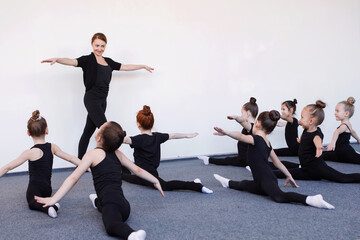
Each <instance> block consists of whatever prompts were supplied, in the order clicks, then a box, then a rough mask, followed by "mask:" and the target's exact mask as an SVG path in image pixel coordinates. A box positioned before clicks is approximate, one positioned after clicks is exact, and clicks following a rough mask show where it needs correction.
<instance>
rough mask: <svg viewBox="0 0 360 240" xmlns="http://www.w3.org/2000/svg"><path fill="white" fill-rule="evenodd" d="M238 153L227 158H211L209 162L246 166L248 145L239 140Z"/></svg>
mask: <svg viewBox="0 0 360 240" xmlns="http://www.w3.org/2000/svg"><path fill="white" fill-rule="evenodd" d="M237 149H238V155H237V156H234V157H226V158H209V163H211V164H215V165H228V166H236V167H246V166H247V160H246V159H247V145H246V144H245V146H244V143H242V142H240V141H238V143H237Z"/></svg>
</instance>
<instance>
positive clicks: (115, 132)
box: [100, 121, 126, 152]
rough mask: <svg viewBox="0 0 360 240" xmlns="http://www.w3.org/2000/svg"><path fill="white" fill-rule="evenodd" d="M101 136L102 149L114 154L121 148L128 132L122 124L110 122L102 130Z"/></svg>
mask: <svg viewBox="0 0 360 240" xmlns="http://www.w3.org/2000/svg"><path fill="white" fill-rule="evenodd" d="M100 136H101V139H102V148H103V149H104V150H105V151H107V152H114V151H115V150H116V149H118V148H119V147H120V146H121V144H122V142H123V141H124V137H125V136H126V132H125V131H124V130H123V129H122V127H121V126H120V124H118V123H117V122H113V121H110V122H108V123H107V124H106V125H105V127H104V128H103V129H102V131H101V132H100Z"/></svg>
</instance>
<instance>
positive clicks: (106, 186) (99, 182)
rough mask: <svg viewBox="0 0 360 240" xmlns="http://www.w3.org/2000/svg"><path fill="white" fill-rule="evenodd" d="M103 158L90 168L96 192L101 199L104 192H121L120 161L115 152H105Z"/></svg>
mask: <svg viewBox="0 0 360 240" xmlns="http://www.w3.org/2000/svg"><path fill="white" fill-rule="evenodd" d="M105 154H106V155H105V158H104V159H103V160H102V161H101V162H100V163H99V164H97V165H96V166H95V167H90V168H91V173H92V176H93V180H94V187H95V191H96V194H97V195H98V197H99V199H100V200H101V199H102V198H103V197H104V196H105V194H106V193H111V192H119V191H120V192H121V194H123V191H122V188H121V184H122V179H121V163H120V160H119V159H118V157H117V156H116V154H115V152H105Z"/></svg>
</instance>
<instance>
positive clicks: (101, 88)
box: [41, 33, 154, 159]
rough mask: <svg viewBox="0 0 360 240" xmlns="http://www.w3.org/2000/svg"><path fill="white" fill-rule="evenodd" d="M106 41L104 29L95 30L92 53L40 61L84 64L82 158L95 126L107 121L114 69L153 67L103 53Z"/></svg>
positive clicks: (129, 69) (71, 64)
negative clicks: (84, 113)
mask: <svg viewBox="0 0 360 240" xmlns="http://www.w3.org/2000/svg"><path fill="white" fill-rule="evenodd" d="M106 44H107V39H106V36H105V35H104V34H103V33H95V34H94V36H93V37H92V39H91V46H92V48H93V52H92V53H91V54H90V55H85V56H81V57H79V58H76V59H71V58H50V59H46V60H43V61H42V62H41V63H50V65H53V64H54V63H60V64H63V65H68V66H74V67H81V68H82V70H83V72H84V73H83V79H84V85H85V88H86V92H85V96H84V104H85V107H86V110H87V112H88V115H87V118H86V124H85V127H84V131H83V133H82V135H81V138H80V141H79V147H78V157H79V158H80V159H81V158H82V157H83V156H84V154H85V152H86V150H87V147H88V145H89V141H90V138H91V136H92V135H93V133H94V132H95V130H96V128H99V127H100V126H101V125H102V124H103V123H105V122H106V121H107V119H106V116H105V110H106V98H107V96H108V92H109V84H110V81H111V73H112V71H114V70H117V71H135V70H140V69H145V70H147V71H149V72H150V73H151V72H152V71H153V70H154V69H153V68H151V67H148V66H146V65H134V64H121V63H118V62H115V61H113V60H112V59H111V58H107V57H103V53H104V51H105V48H106Z"/></svg>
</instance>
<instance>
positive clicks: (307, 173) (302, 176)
mask: <svg viewBox="0 0 360 240" xmlns="http://www.w3.org/2000/svg"><path fill="white" fill-rule="evenodd" d="M288 170H289V172H290V173H291V175H292V177H293V178H294V179H299V180H321V179H325V180H328V181H332V182H338V183H360V173H350V174H345V173H341V172H339V171H336V170H335V169H333V168H332V167H329V166H328V165H327V164H326V163H325V162H324V161H319V162H318V163H313V164H311V165H309V166H301V168H293V169H288ZM273 172H274V174H275V176H276V177H278V178H286V176H285V175H284V174H283V173H282V172H281V171H279V170H277V171H273Z"/></svg>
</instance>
